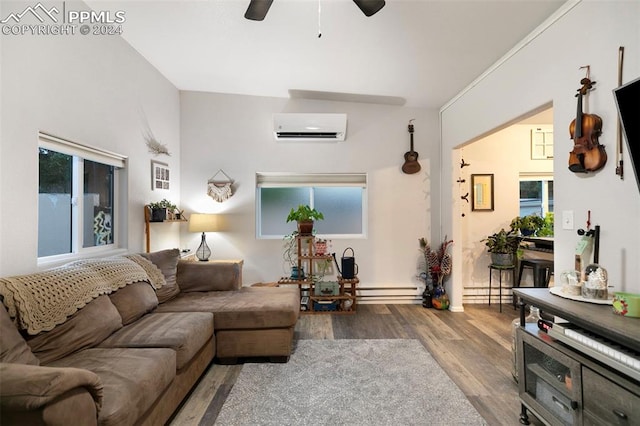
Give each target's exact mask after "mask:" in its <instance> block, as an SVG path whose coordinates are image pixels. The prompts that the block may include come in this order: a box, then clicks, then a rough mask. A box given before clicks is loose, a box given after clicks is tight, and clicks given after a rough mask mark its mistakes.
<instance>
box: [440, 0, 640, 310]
mask: <svg viewBox="0 0 640 426" xmlns="http://www.w3.org/2000/svg"><path fill="white" fill-rule="evenodd" d="M566 10H568V12H567V13H566V14H564V16H560V17H559V18H558V19H557V21H556V22H555V23H554V24H553V25H551V26H550V27H548V28H546V30H544V31H543V32H542V33H541V34H540V35H539V36H537V37H536V38H534V39H532V40H528V43H525V44H524V47H522V48H521V49H520V50H519V51H517V53H515V54H514V55H513V56H511V57H510V58H509V59H507V60H505V61H504V62H503V63H501V64H500V66H498V67H495V68H494V69H493V71H492V72H490V73H488V74H487V75H486V76H485V77H484V78H482V79H479V80H478V81H476V82H475V83H474V84H473V85H472V86H471V88H470V89H469V90H468V91H466V92H465V93H464V94H463V95H462V96H460V97H459V98H457V99H455V100H454V101H452V102H451V103H450V104H449V105H447V106H446V107H445V108H443V110H442V111H441V127H442V144H443V159H444V161H443V164H451V165H452V167H453V164H454V160H455V158H453V157H452V156H453V153H454V152H453V149H454V148H455V147H457V146H460V145H462V144H464V143H466V142H467V141H470V140H472V139H475V138H477V137H479V136H480V135H483V134H486V133H487V132H490V131H491V130H492V129H495V128H497V127H500V126H501V125H502V124H503V123H506V122H510V121H512V120H514V119H515V118H516V117H518V116H521V115H523V114H526V113H527V112H528V111H531V110H534V109H537V108H539V107H540V106H542V105H545V104H548V103H549V102H552V103H553V108H554V129H555V147H556V149H555V158H554V181H555V186H554V190H555V210H556V215H560V214H561V212H562V211H563V210H572V211H574V212H575V225H576V228H578V227H584V224H585V221H586V217H587V211H588V210H591V221H592V225H600V226H601V227H602V234H601V237H602V238H601V246H600V263H601V264H602V265H603V266H604V267H605V268H606V269H607V270H608V271H609V283H610V285H613V286H614V287H615V289H618V290H622V289H624V290H627V291H635V292H638V291H640V282H639V281H638V280H637V277H638V276H640V262H638V261H637V260H638V259H640V245H639V244H638V241H640V191H639V190H638V187H637V185H636V182H635V180H634V179H633V176H632V175H631V173H630V170H629V169H628V170H627V173H626V178H625V179H624V180H620V179H619V177H618V176H616V174H615V167H616V164H615V141H616V124H615V123H616V109H615V104H614V101H613V97H612V93H611V90H612V89H613V88H615V87H616V86H617V60H618V59H617V58H618V47H619V46H625V51H626V52H627V54H626V56H625V62H624V64H625V68H624V81H629V80H631V79H633V78H636V77H638V76H639V75H640V57H639V56H638V52H640V27H639V26H638V22H640V3H638V2H592V1H583V2H580V3H578V4H577V5H576V6H575V7H573V8H571V5H570V4H568V5H567V8H566ZM587 64H588V65H590V66H591V78H592V80H594V81H597V90H595V91H592V92H591V93H590V94H589V99H588V102H587V103H586V104H585V107H587V108H588V109H586V111H587V112H590V113H597V114H598V115H600V116H601V117H602V120H603V123H604V124H603V134H602V136H601V137H600V141H601V143H603V144H604V145H606V147H607V148H606V149H607V152H608V154H609V161H608V162H607V164H606V166H605V167H604V168H603V169H602V170H600V171H598V172H596V173H592V174H589V175H577V174H574V173H571V172H570V171H569V170H568V169H567V161H568V152H569V151H570V150H571V149H572V147H573V143H572V142H571V141H570V140H569V138H568V135H567V140H566V150H563V149H562V145H561V144H562V141H563V138H562V136H561V135H562V133H561V129H567V128H568V126H569V123H570V122H571V120H572V119H573V118H574V117H575V108H576V100H575V98H574V94H575V92H576V90H577V89H578V88H579V87H580V79H581V78H583V77H584V71H583V70H579V69H578V68H579V67H580V66H583V65H587ZM488 106H490V107H488ZM624 155H625V158H626V159H629V156H628V151H627V150H626V146H625V151H624ZM442 178H443V182H445V183H446V184H444V185H443V191H442V195H443V200H444V202H443V203H442V206H443V211H442V217H443V229H444V230H445V231H446V232H448V233H450V234H452V235H453V236H454V238H456V237H460V232H461V229H462V227H461V223H460V203H459V200H456V195H457V194H456V192H455V191H456V190H457V183H454V181H455V172H454V171H453V170H451V169H448V168H445V169H444V171H443V176H442ZM559 222H560V221H556V229H555V253H554V261H555V269H556V271H562V270H564V269H570V268H572V266H573V252H574V249H575V245H576V243H577V235H576V231H575V230H564V229H562V228H561V226H560V223H559ZM462 258H463V253H462V247H460V246H454V254H453V260H454V271H453V276H452V278H453V279H452V281H451V285H452V287H451V288H450V291H451V293H452V309H453V310H461V309H462V287H463V285H464V283H463V282H462V277H463V274H462V272H461V271H462V267H463V261H462Z"/></svg>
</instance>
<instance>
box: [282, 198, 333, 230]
mask: <svg viewBox="0 0 640 426" xmlns="http://www.w3.org/2000/svg"><path fill="white" fill-rule="evenodd" d="M322 219H324V215H323V214H322V213H321V212H319V211H317V210H316V209H312V208H311V207H309V206H308V205H305V204H300V205H299V206H298V208H297V209H294V208H291V211H290V212H289V215H288V216H287V223H288V222H293V221H295V222H298V233H299V234H300V235H301V236H302V235H311V234H312V233H313V222H314V221H315V220H322Z"/></svg>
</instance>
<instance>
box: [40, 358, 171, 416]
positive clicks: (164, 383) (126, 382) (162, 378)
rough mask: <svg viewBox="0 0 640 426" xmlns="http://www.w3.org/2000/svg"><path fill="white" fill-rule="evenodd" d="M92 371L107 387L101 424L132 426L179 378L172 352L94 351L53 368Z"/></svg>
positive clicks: (55, 364) (53, 364) (105, 387)
mask: <svg viewBox="0 0 640 426" xmlns="http://www.w3.org/2000/svg"><path fill="white" fill-rule="evenodd" d="M50 366H51V367H75V368H84V369H86V370H89V371H92V372H94V373H95V374H97V375H98V377H100V381H101V382H102V384H103V386H104V388H103V389H104V390H103V398H102V408H101V410H100V413H99V415H98V424H100V425H102V426H111V425H113V426H116V425H117V426H121V425H133V424H135V422H136V421H137V420H138V419H140V417H141V416H142V415H143V414H144V413H145V412H146V411H147V410H148V409H149V408H150V407H151V406H152V405H153V403H154V402H155V401H156V400H157V399H158V398H159V397H160V395H161V394H162V393H163V392H164V391H165V389H167V387H168V386H169V385H170V384H171V381H172V380H173V379H174V377H175V374H176V353H175V351H173V350H171V349H165V348H158V349H125V348H112V349H104V348H92V349H87V350H84V351H80V352H77V353H75V354H72V355H70V356H68V357H65V358H62V359H59V360H57V361H54V362H52V363H51V364H50Z"/></svg>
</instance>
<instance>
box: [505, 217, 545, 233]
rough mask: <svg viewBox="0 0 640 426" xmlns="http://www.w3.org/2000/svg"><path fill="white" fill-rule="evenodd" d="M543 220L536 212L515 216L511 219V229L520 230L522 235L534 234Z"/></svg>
mask: <svg viewBox="0 0 640 426" xmlns="http://www.w3.org/2000/svg"><path fill="white" fill-rule="evenodd" d="M544 224H545V222H544V219H543V218H541V217H540V216H538V215H537V214H530V215H527V216H523V217H520V216H516V217H514V218H513V220H512V221H511V229H513V230H514V231H518V230H519V231H520V233H521V234H522V235H525V236H529V235H536V233H537V232H538V231H539V230H540V229H542V227H543V226H544Z"/></svg>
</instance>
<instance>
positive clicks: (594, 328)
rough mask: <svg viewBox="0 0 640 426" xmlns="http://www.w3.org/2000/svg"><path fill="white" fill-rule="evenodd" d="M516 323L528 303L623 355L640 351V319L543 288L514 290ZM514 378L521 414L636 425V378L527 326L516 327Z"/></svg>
mask: <svg viewBox="0 0 640 426" xmlns="http://www.w3.org/2000/svg"><path fill="white" fill-rule="evenodd" d="M514 293H515V295H516V296H517V297H518V298H519V301H520V303H519V306H520V324H525V321H524V316H525V307H526V305H531V306H536V307H538V308H540V310H541V311H542V312H544V313H546V314H550V315H553V316H556V317H560V318H562V319H564V320H566V321H568V322H569V323H571V324H572V325H574V326H577V327H579V328H580V329H582V330H584V331H586V332H588V333H590V334H593V335H595V336H597V337H598V339H600V340H601V341H602V342H608V343H612V344H613V346H614V347H616V348H619V349H620V350H621V351H625V353H629V354H633V355H634V356H635V357H637V356H638V354H640V318H628V317H622V316H618V315H615V314H614V313H613V311H612V308H611V306H609V305H597V304H591V303H586V302H579V301H574V300H569V299H565V298H562V297H559V296H555V295H553V294H551V293H550V292H549V289H547V288H527V289H523V288H521V289H515V290H514ZM516 334H517V348H518V360H517V361H518V371H519V372H520V373H519V374H520V379H519V382H518V388H519V396H520V402H521V405H522V412H521V415H520V423H522V424H529V421H528V412H531V413H533V414H534V415H535V416H536V417H537V418H539V419H540V420H541V421H543V422H544V423H546V424H549V425H637V424H640V381H638V379H637V377H636V378H634V377H631V376H629V375H628V374H625V373H624V372H622V371H621V370H620V369H619V368H614V367H613V363H611V362H604V361H602V360H598V359H596V358H595V357H593V356H591V355H590V354H588V353H586V352H584V351H582V350H580V349H579V347H580V346H579V345H577V346H575V345H570V344H567V343H565V342H562V341H560V340H558V339H555V338H553V337H552V336H550V335H549V334H547V333H544V332H542V331H540V330H539V328H538V327H537V325H536V324H525V327H520V328H519V329H518V330H517V333H516Z"/></svg>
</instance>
